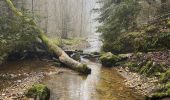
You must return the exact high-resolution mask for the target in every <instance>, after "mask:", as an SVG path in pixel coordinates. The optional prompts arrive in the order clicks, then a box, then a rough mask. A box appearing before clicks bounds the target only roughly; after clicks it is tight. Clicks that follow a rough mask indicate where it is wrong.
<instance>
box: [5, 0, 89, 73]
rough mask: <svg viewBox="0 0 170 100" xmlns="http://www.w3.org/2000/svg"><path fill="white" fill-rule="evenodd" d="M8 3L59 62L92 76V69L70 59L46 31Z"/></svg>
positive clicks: (8, 1)
mask: <svg viewBox="0 0 170 100" xmlns="http://www.w3.org/2000/svg"><path fill="white" fill-rule="evenodd" d="M6 3H7V4H8V6H9V8H10V9H11V10H12V11H13V13H14V14H15V15H16V16H18V17H20V18H21V19H23V21H25V22H27V23H28V24H30V25H32V27H33V28H34V29H35V30H36V31H37V32H38V33H39V35H38V37H39V38H40V39H41V40H42V42H43V43H44V44H45V45H46V46H47V47H48V48H49V50H50V52H52V53H54V54H56V55H57V56H58V58H59V60H60V61H61V62H62V63H63V64H65V65H67V66H68V67H69V68H71V69H73V70H76V71H78V72H80V73H84V74H90V73H91V69H90V68H89V67H87V65H86V64H82V63H80V62H78V61H75V60H73V59H72V58H70V57H69V56H68V55H67V54H66V53H65V52H64V51H63V50H62V49H61V48H60V47H58V46H57V45H56V44H54V43H53V42H52V41H51V40H50V39H49V38H48V37H47V36H46V35H45V33H44V31H43V30H42V29H41V28H39V27H38V26H37V24H36V22H35V21H34V20H33V19H31V18H28V17H26V16H24V15H23V13H22V12H20V11H18V9H17V8H16V7H15V6H14V5H13V2H12V1H11V0H6Z"/></svg>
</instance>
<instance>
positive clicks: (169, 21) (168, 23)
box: [167, 19, 170, 27]
mask: <svg viewBox="0 0 170 100" xmlns="http://www.w3.org/2000/svg"><path fill="white" fill-rule="evenodd" d="M167 26H168V27H170V19H168V20H167Z"/></svg>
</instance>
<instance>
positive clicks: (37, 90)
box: [26, 84, 50, 100]
mask: <svg viewBox="0 0 170 100" xmlns="http://www.w3.org/2000/svg"><path fill="white" fill-rule="evenodd" d="M49 95H50V90H49V89H48V88H47V86H45V85H42V84H35V85H33V86H32V87H31V88H29V89H28V92H27V93H26V96H27V97H29V98H35V99H36V98H39V99H40V100H48V99H49Z"/></svg>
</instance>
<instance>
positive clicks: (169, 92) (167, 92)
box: [150, 82, 170, 100]
mask: <svg viewBox="0 0 170 100" xmlns="http://www.w3.org/2000/svg"><path fill="white" fill-rule="evenodd" d="M169 96H170V82H168V83H166V84H165V85H162V86H161V88H160V89H159V90H158V91H157V92H156V93H153V94H152V95H151V97H150V98H151V100H158V99H161V98H164V97H169Z"/></svg>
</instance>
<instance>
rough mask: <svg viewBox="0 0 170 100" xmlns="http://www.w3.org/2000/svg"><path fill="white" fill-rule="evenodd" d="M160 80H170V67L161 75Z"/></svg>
mask: <svg viewBox="0 0 170 100" xmlns="http://www.w3.org/2000/svg"><path fill="white" fill-rule="evenodd" d="M160 80H161V81H162V82H167V81H170V69H169V70H167V71H166V72H165V73H163V74H162V75H161V78H160Z"/></svg>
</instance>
